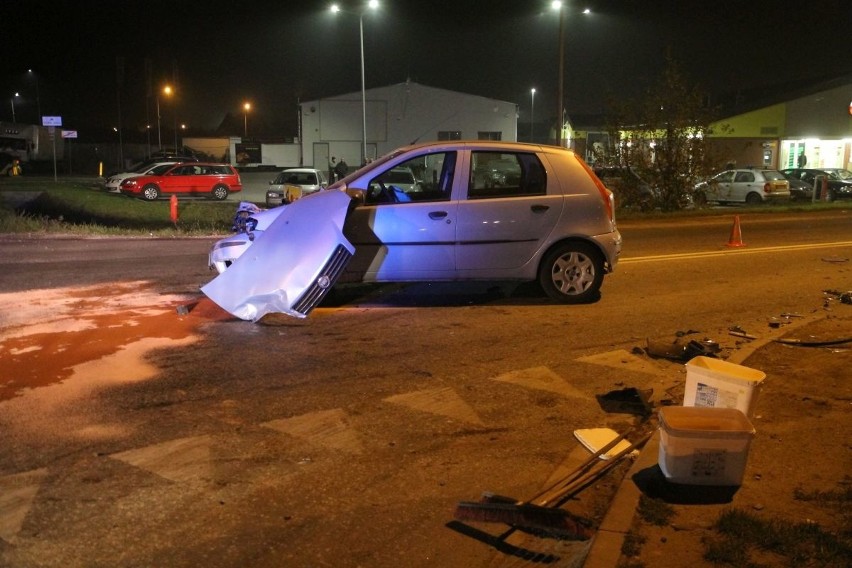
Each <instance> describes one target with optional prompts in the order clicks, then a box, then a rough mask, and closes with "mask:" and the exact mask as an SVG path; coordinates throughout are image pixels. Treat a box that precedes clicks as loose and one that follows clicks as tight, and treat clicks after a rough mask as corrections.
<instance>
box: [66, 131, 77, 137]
mask: <svg viewBox="0 0 852 568" xmlns="http://www.w3.org/2000/svg"><path fill="white" fill-rule="evenodd" d="M62 137H63V138H77V131H76V130H63V131H62Z"/></svg>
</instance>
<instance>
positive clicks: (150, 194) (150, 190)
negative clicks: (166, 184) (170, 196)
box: [142, 183, 160, 201]
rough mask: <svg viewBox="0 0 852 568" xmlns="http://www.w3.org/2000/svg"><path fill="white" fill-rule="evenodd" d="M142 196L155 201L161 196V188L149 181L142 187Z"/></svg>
mask: <svg viewBox="0 0 852 568" xmlns="http://www.w3.org/2000/svg"><path fill="white" fill-rule="evenodd" d="M142 197H143V198H144V199H145V200H147V201H154V200H156V199H157V198H158V197H160V188H159V187H157V186H156V185H154V184H153V183H149V184H148V185H146V186H145V187H143V188H142Z"/></svg>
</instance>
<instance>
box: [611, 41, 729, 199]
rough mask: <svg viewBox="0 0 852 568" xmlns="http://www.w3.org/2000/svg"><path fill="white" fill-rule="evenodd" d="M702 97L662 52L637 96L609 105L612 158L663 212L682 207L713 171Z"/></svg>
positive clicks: (708, 111)
mask: <svg viewBox="0 0 852 568" xmlns="http://www.w3.org/2000/svg"><path fill="white" fill-rule="evenodd" d="M706 100H707V97H706V95H705V93H704V92H703V91H702V90H701V89H700V88H699V87H698V86H696V85H692V84H690V83H689V82H688V81H687V80H686V78H685V77H684V75H683V74H682V73H681V71H680V68H679V66H678V64H677V63H676V61H675V60H674V59H673V58H672V57H671V56H667V57H666V65H665V68H664V69H663V71H662V73H661V75H660V77H659V78H657V79H656V81H655V82H654V83H653V84H652V85H651V86H650V88H648V89H647V91H646V92H645V95H644V96H643V97H642V98H641V100H639V101H633V102H632V103H630V102H628V103H626V104H620V105H614V106H612V110H611V112H610V116H611V120H610V122H611V124H610V125H609V126H608V130H609V131H610V141H611V147H610V148H609V149H608V151H609V152H611V154H610V155H611V156H612V159H613V160H612V161H614V162H615V163H617V164H618V165H621V166H628V167H630V168H632V169H633V170H634V171H636V172H637V173H638V174H639V176H640V177H642V178H643V179H644V180H645V181H646V182H647V183H648V184H650V185H651V187H653V188H655V191H654V201H655V203H654V205H655V206H657V207H659V208H661V209H662V210H663V211H671V210H675V209H680V208H682V207H683V206H684V205H685V204H686V203H688V202H689V196H690V195H691V193H692V188H693V186H694V185H695V184H696V183H697V182H698V181H699V180H701V179H704V178H705V177H706V176H707V175H708V174H709V173H710V172H712V171H713V170H714V167H715V160H714V159H713V158H712V157H711V156H710V153H709V152H708V148H707V136H708V135H709V134H711V133H712V130H711V127H710V124H711V119H712V114H711V109H709V108H708V107H707V105H706V104H705V101H706Z"/></svg>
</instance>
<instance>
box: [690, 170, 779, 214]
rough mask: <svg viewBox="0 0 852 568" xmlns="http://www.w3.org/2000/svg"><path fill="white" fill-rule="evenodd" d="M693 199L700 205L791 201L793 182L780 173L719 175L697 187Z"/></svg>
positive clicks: (742, 171) (758, 171)
mask: <svg viewBox="0 0 852 568" xmlns="http://www.w3.org/2000/svg"><path fill="white" fill-rule="evenodd" d="M693 196H694V199H695V201H696V203H698V204H699V205H701V204H703V203H707V202H715V203H719V204H720V205H724V204H726V203H748V204H749V205H757V204H760V203H764V202H767V201H773V202H774V201H781V200H789V199H790V182H788V181H787V178H785V177H784V175H783V174H782V173H781V172H779V171H777V170H770V169H757V168H746V169H740V170H726V171H724V172H719V173H718V174H716V175H714V176H713V177H712V178H710V179H708V180H707V181H702V182H701V183H699V184H697V185H696V186H695V191H694V194H693Z"/></svg>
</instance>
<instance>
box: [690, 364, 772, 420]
mask: <svg viewBox="0 0 852 568" xmlns="http://www.w3.org/2000/svg"><path fill="white" fill-rule="evenodd" d="M765 378H766V374H765V373H764V372H763V371H759V370H757V369H752V368H750V367H744V366H742V365H737V364H735V363H729V362H727V361H722V360H721V359H714V358H712V357H695V358H693V359H691V360H690V361H689V362H688V363H686V390H685V392H684V395H683V405H684V406H711V407H715V408H736V409H737V410H739V411H740V412H742V413H743V414H745V415H746V416H753V415H754V408H755V405H756V403H757V395H758V394H759V392H760V387H761V385H762V383H763V380H764V379H765Z"/></svg>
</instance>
